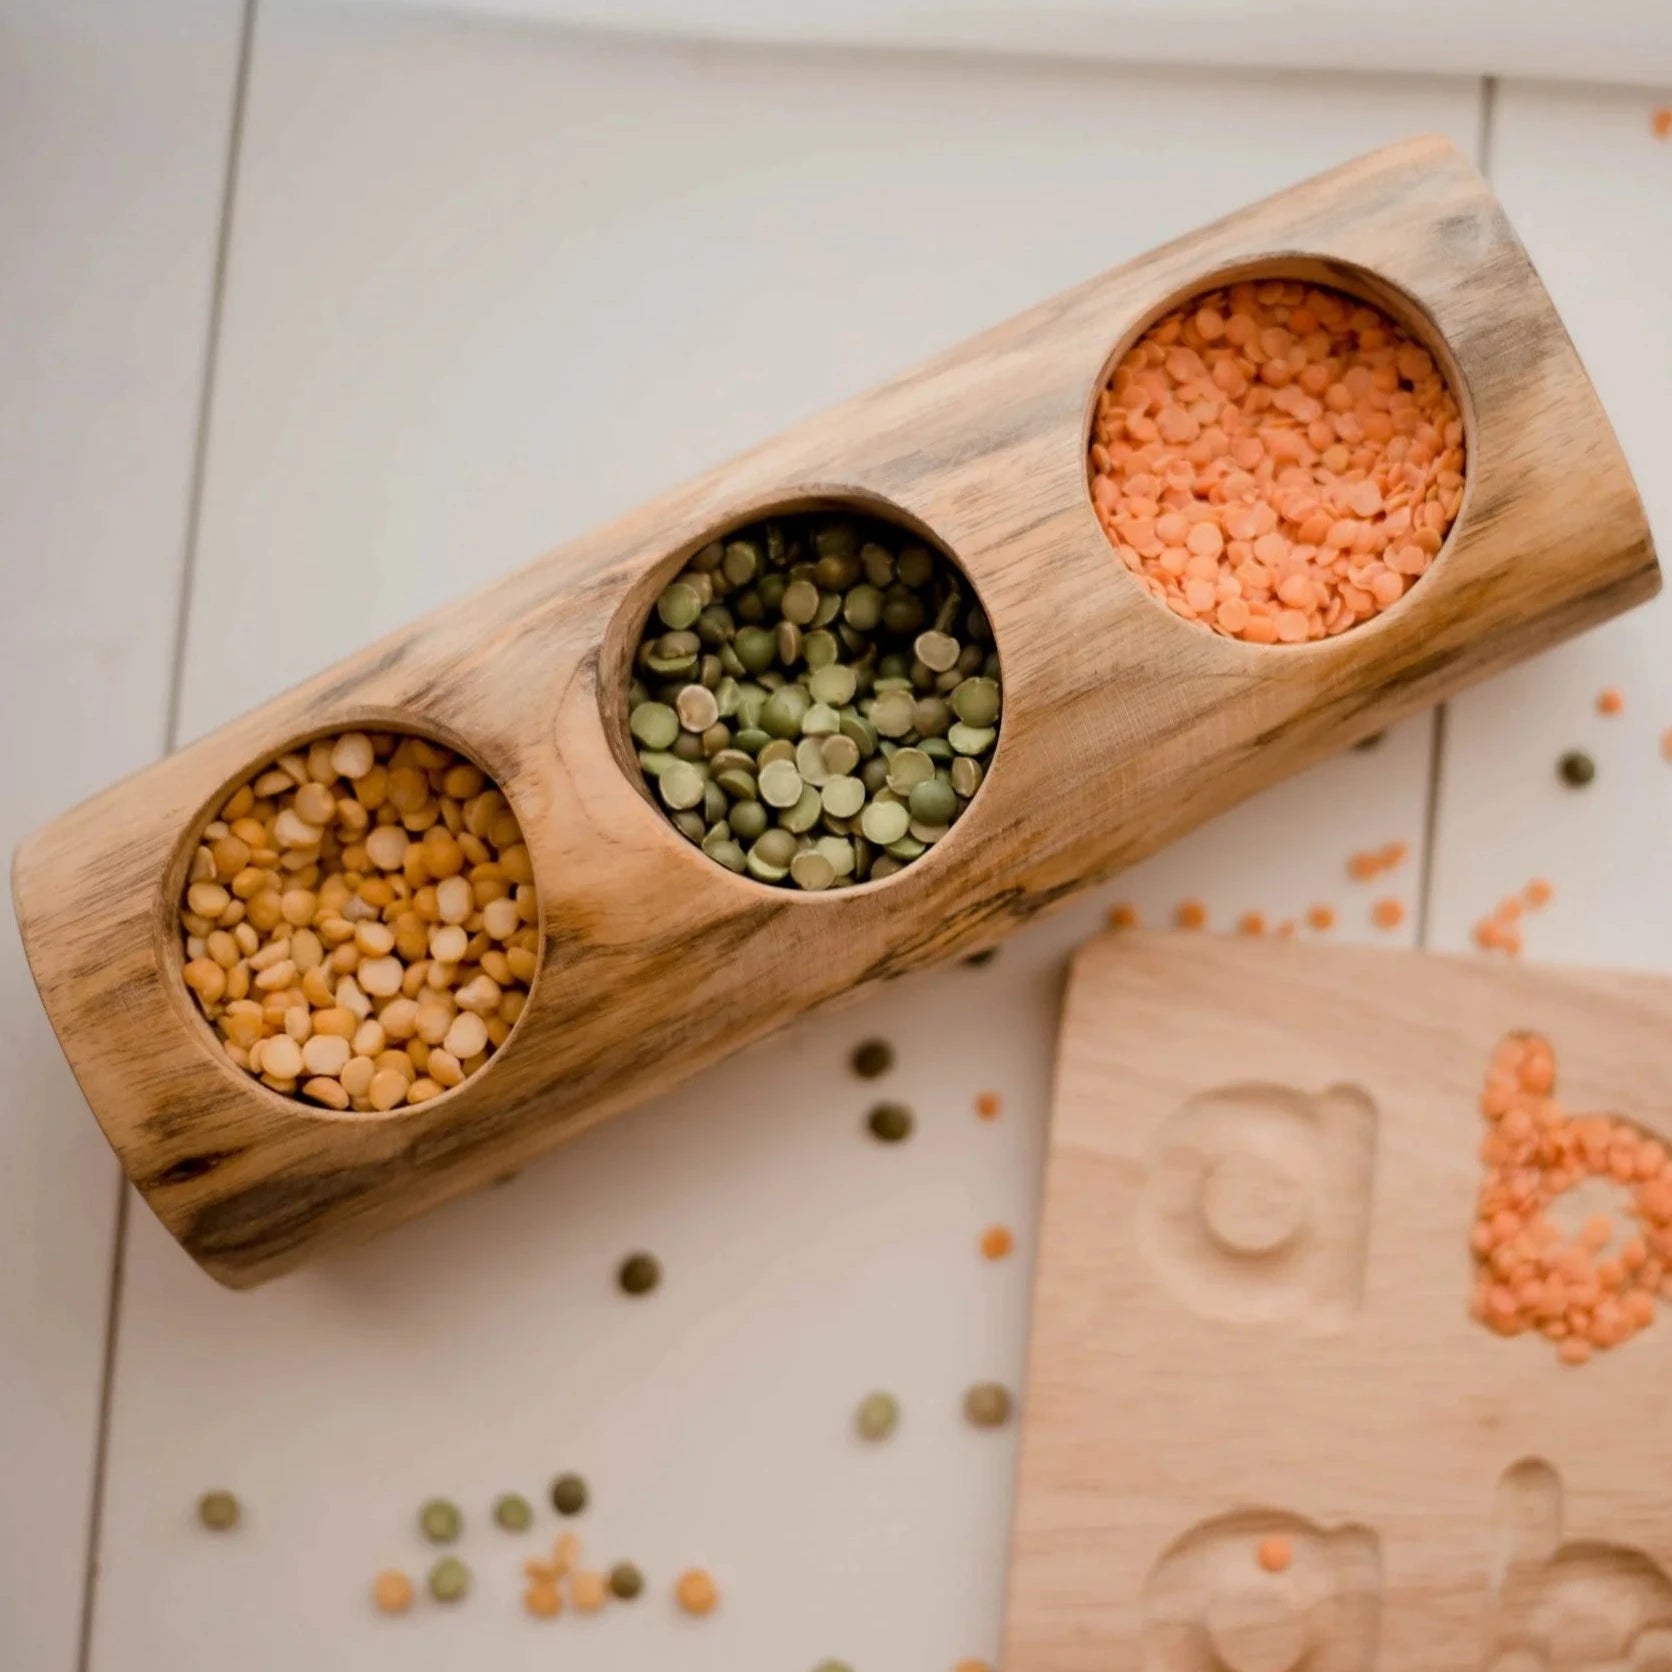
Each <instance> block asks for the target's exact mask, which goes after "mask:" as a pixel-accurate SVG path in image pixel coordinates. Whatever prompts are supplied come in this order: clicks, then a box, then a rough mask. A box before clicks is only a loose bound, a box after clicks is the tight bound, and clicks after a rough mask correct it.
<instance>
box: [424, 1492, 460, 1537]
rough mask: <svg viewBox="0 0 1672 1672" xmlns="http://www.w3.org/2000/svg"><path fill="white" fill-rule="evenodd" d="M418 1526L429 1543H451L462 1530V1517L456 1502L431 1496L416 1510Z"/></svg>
mask: <svg viewBox="0 0 1672 1672" xmlns="http://www.w3.org/2000/svg"><path fill="white" fill-rule="evenodd" d="M418 1528H419V1531H420V1532H422V1533H423V1535H424V1537H425V1538H427V1539H428V1540H429V1541H430V1543H431V1544H451V1543H452V1542H453V1540H454V1539H456V1538H457V1537H458V1536H459V1534H460V1533H461V1532H463V1530H464V1517H463V1516H462V1515H460V1514H459V1507H458V1505H457V1504H450V1503H448V1501H447V1500H446V1499H445V1498H431V1499H430V1501H429V1502H428V1503H427V1504H425V1505H424V1506H423V1507H422V1508H421V1509H420V1510H419V1511H418Z"/></svg>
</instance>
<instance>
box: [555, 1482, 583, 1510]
mask: <svg viewBox="0 0 1672 1672" xmlns="http://www.w3.org/2000/svg"><path fill="white" fill-rule="evenodd" d="M552 1508H553V1509H555V1510H556V1511H557V1513H558V1514H559V1515H579V1514H580V1512H581V1511H582V1510H583V1509H585V1508H586V1482H585V1481H584V1480H582V1479H581V1477H580V1476H579V1475H559V1476H558V1477H557V1479H556V1480H554V1481H553V1482H552Z"/></svg>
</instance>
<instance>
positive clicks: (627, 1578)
mask: <svg viewBox="0 0 1672 1672" xmlns="http://www.w3.org/2000/svg"><path fill="white" fill-rule="evenodd" d="M643 1589H644V1575H643V1574H642V1573H640V1572H639V1570H638V1569H637V1568H636V1567H635V1566H634V1565H633V1564H632V1563H631V1562H617V1563H616V1564H615V1566H614V1567H612V1568H611V1569H610V1590H611V1591H613V1592H614V1593H615V1595H616V1596H618V1597H620V1598H621V1600H622V1601H623V1602H631V1601H632V1600H633V1598H634V1597H636V1596H638V1595H639V1593H640V1592H641V1591H643Z"/></svg>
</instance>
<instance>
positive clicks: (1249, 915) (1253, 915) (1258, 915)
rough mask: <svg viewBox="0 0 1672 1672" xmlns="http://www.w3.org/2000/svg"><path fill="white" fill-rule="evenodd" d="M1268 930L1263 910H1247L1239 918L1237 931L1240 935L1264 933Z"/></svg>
mask: <svg viewBox="0 0 1672 1672" xmlns="http://www.w3.org/2000/svg"><path fill="white" fill-rule="evenodd" d="M1265 932H1266V919H1265V914H1264V913H1263V912H1257V911H1245V912H1244V913H1243V914H1242V916H1241V917H1239V918H1238V919H1237V933H1238V934H1239V935H1263V934H1264V933H1265Z"/></svg>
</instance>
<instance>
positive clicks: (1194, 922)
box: [1173, 900, 1208, 929]
mask: <svg viewBox="0 0 1672 1672" xmlns="http://www.w3.org/2000/svg"><path fill="white" fill-rule="evenodd" d="M1207 921H1208V908H1207V907H1206V906H1205V905H1203V904H1202V902H1201V901H1200V900H1180V901H1179V903H1178V904H1177V905H1176V906H1174V908H1173V922H1174V924H1175V925H1176V926H1177V927H1178V928H1180V929H1204V928H1206V927H1207Z"/></svg>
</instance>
